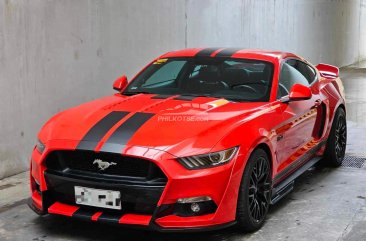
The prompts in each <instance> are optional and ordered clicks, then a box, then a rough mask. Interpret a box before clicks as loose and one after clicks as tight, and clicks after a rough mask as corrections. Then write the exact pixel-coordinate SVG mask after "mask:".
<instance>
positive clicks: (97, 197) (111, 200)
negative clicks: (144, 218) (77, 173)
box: [75, 186, 122, 210]
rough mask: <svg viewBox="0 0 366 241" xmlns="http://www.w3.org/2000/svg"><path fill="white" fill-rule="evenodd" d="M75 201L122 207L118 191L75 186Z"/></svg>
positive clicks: (113, 207) (97, 205)
mask: <svg viewBox="0 0 366 241" xmlns="http://www.w3.org/2000/svg"><path fill="white" fill-rule="evenodd" d="M75 202H76V203H77V204H83V205H88V206H93V207H100V208H110V209H119V210H120V209H122V206H121V193H120V192H118V191H110V190H101V189H94V188H88V187H79V186H75Z"/></svg>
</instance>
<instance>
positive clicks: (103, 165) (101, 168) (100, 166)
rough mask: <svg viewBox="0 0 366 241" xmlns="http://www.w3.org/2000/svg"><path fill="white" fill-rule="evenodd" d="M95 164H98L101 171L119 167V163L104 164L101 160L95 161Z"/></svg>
mask: <svg viewBox="0 0 366 241" xmlns="http://www.w3.org/2000/svg"><path fill="white" fill-rule="evenodd" d="M94 164H98V168H99V170H101V171H104V170H105V169H107V168H108V167H110V166H115V165H117V163H115V162H104V161H102V160H100V159H95V160H94V162H93V165H94Z"/></svg>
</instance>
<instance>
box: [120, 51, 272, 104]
mask: <svg viewBox="0 0 366 241" xmlns="http://www.w3.org/2000/svg"><path fill="white" fill-rule="evenodd" d="M272 75H273V64H272V63H269V62H264V61H257V60H246V59H221V58H211V59H200V58H172V59H163V60H158V61H156V62H155V63H153V64H151V65H150V66H148V67H147V68H146V69H145V70H144V71H143V72H142V73H140V74H139V75H138V76H137V77H136V78H135V79H134V80H133V81H132V82H131V83H130V84H129V86H128V87H127V89H126V91H125V94H134V93H138V92H147V93H153V94H168V95H169V94H171V95H197V96H212V97H217V98H226V99H231V100H236V101H269V95H270V90H271V85H272Z"/></svg>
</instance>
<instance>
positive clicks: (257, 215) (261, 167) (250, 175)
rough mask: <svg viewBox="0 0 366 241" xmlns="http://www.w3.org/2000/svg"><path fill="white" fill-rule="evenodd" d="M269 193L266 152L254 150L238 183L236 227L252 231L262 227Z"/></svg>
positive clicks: (269, 171)
mask: <svg viewBox="0 0 366 241" xmlns="http://www.w3.org/2000/svg"><path fill="white" fill-rule="evenodd" d="M270 193H271V168H270V163H269V158H268V156H267V153H266V152H265V151H264V150H263V149H257V150H255V151H254V152H253V153H252V155H251V156H250V158H249V160H248V162H247V165H246V167H245V170H244V174H243V177H242V180H241V184H240V190H239V197H238V206H237V212H236V219H237V223H238V227H239V228H240V229H241V230H243V231H247V232H253V231H256V230H258V229H259V228H261V227H262V225H263V223H264V221H265V218H266V216H267V212H268V207H269V204H270Z"/></svg>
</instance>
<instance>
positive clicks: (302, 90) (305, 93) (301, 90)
mask: <svg viewBox="0 0 366 241" xmlns="http://www.w3.org/2000/svg"><path fill="white" fill-rule="evenodd" d="M312 95H313V94H312V93H311V89H310V88H309V87H307V86H305V85H301V84H295V85H293V86H292V88H291V91H290V94H289V96H288V97H289V100H290V101H297V100H308V99H311V96H312Z"/></svg>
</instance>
